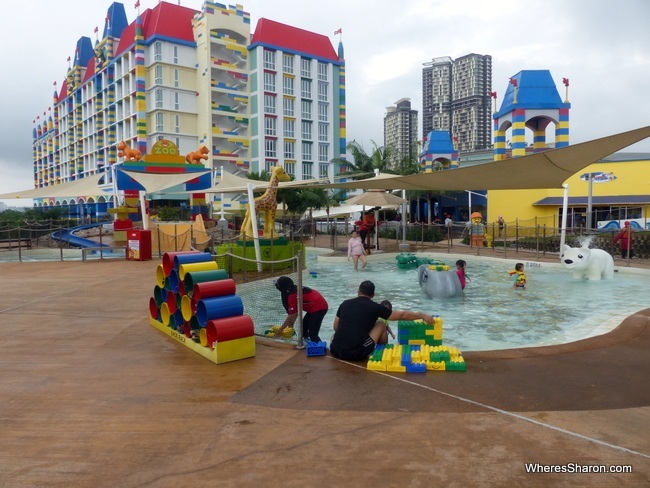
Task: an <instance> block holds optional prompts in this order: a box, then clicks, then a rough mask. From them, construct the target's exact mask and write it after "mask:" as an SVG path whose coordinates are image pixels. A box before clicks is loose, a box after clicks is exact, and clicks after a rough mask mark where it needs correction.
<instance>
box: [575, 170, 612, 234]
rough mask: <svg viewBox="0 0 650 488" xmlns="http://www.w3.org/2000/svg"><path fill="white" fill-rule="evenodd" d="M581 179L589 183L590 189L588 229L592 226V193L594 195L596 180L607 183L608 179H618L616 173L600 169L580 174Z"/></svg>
mask: <svg viewBox="0 0 650 488" xmlns="http://www.w3.org/2000/svg"><path fill="white" fill-rule="evenodd" d="M580 179H581V180H584V181H586V182H587V183H588V190H587V229H591V228H592V220H593V219H592V215H591V214H592V206H593V205H592V200H593V198H592V195H593V187H594V182H596V183H607V182H608V181H613V180H615V179H616V175H614V173H603V172H602V171H598V172H595V173H591V172H590V173H583V174H581V175H580Z"/></svg>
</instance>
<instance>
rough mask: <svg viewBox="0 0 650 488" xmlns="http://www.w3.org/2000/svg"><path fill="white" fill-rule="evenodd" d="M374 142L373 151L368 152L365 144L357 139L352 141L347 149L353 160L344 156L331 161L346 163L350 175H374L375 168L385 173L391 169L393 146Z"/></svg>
mask: <svg viewBox="0 0 650 488" xmlns="http://www.w3.org/2000/svg"><path fill="white" fill-rule="evenodd" d="M371 142H372V146H373V149H372V152H371V153H370V154H368V153H367V152H366V151H365V149H364V148H363V146H361V144H359V143H358V142H357V141H354V140H353V141H350V142H349V143H348V145H347V146H346V149H347V151H348V152H349V153H350V156H352V161H348V160H347V159H343V158H334V159H332V160H331V161H330V162H332V163H335V164H340V165H345V166H346V167H347V168H348V169H349V171H348V172H346V173H347V174H348V175H349V176H366V177H370V176H373V175H374V171H375V169H378V170H379V171H380V172H382V173H385V172H388V171H389V170H391V164H390V161H391V158H392V155H393V152H394V150H393V148H391V147H384V146H379V145H377V143H376V142H375V141H371Z"/></svg>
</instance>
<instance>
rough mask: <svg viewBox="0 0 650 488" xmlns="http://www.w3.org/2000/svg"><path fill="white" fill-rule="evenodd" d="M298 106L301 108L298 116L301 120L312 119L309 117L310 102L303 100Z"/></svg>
mask: <svg viewBox="0 0 650 488" xmlns="http://www.w3.org/2000/svg"><path fill="white" fill-rule="evenodd" d="M300 106H301V113H300V116H301V117H302V118H303V119H311V118H312V117H311V101H309V100H303V101H302V102H301V103H300Z"/></svg>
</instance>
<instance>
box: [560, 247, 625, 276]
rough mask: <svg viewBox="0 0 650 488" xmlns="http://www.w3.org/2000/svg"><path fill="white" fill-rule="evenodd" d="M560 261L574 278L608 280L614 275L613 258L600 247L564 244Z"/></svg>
mask: <svg viewBox="0 0 650 488" xmlns="http://www.w3.org/2000/svg"><path fill="white" fill-rule="evenodd" d="M560 262H561V263H562V266H564V267H565V268H566V269H568V270H571V271H573V277H574V278H576V279H583V278H587V279H589V280H602V279H605V280H609V279H612V278H613V277H614V258H612V256H611V255H610V254H609V253H608V252H606V251H603V250H602V249H589V248H588V247H570V246H567V245H564V247H563V248H562V255H561V256H560Z"/></svg>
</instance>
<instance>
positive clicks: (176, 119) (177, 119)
mask: <svg viewBox="0 0 650 488" xmlns="http://www.w3.org/2000/svg"><path fill="white" fill-rule="evenodd" d="M174 131H175V132H176V134H180V133H181V116H180V115H175V116H174ZM177 145H178V144H177Z"/></svg>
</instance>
